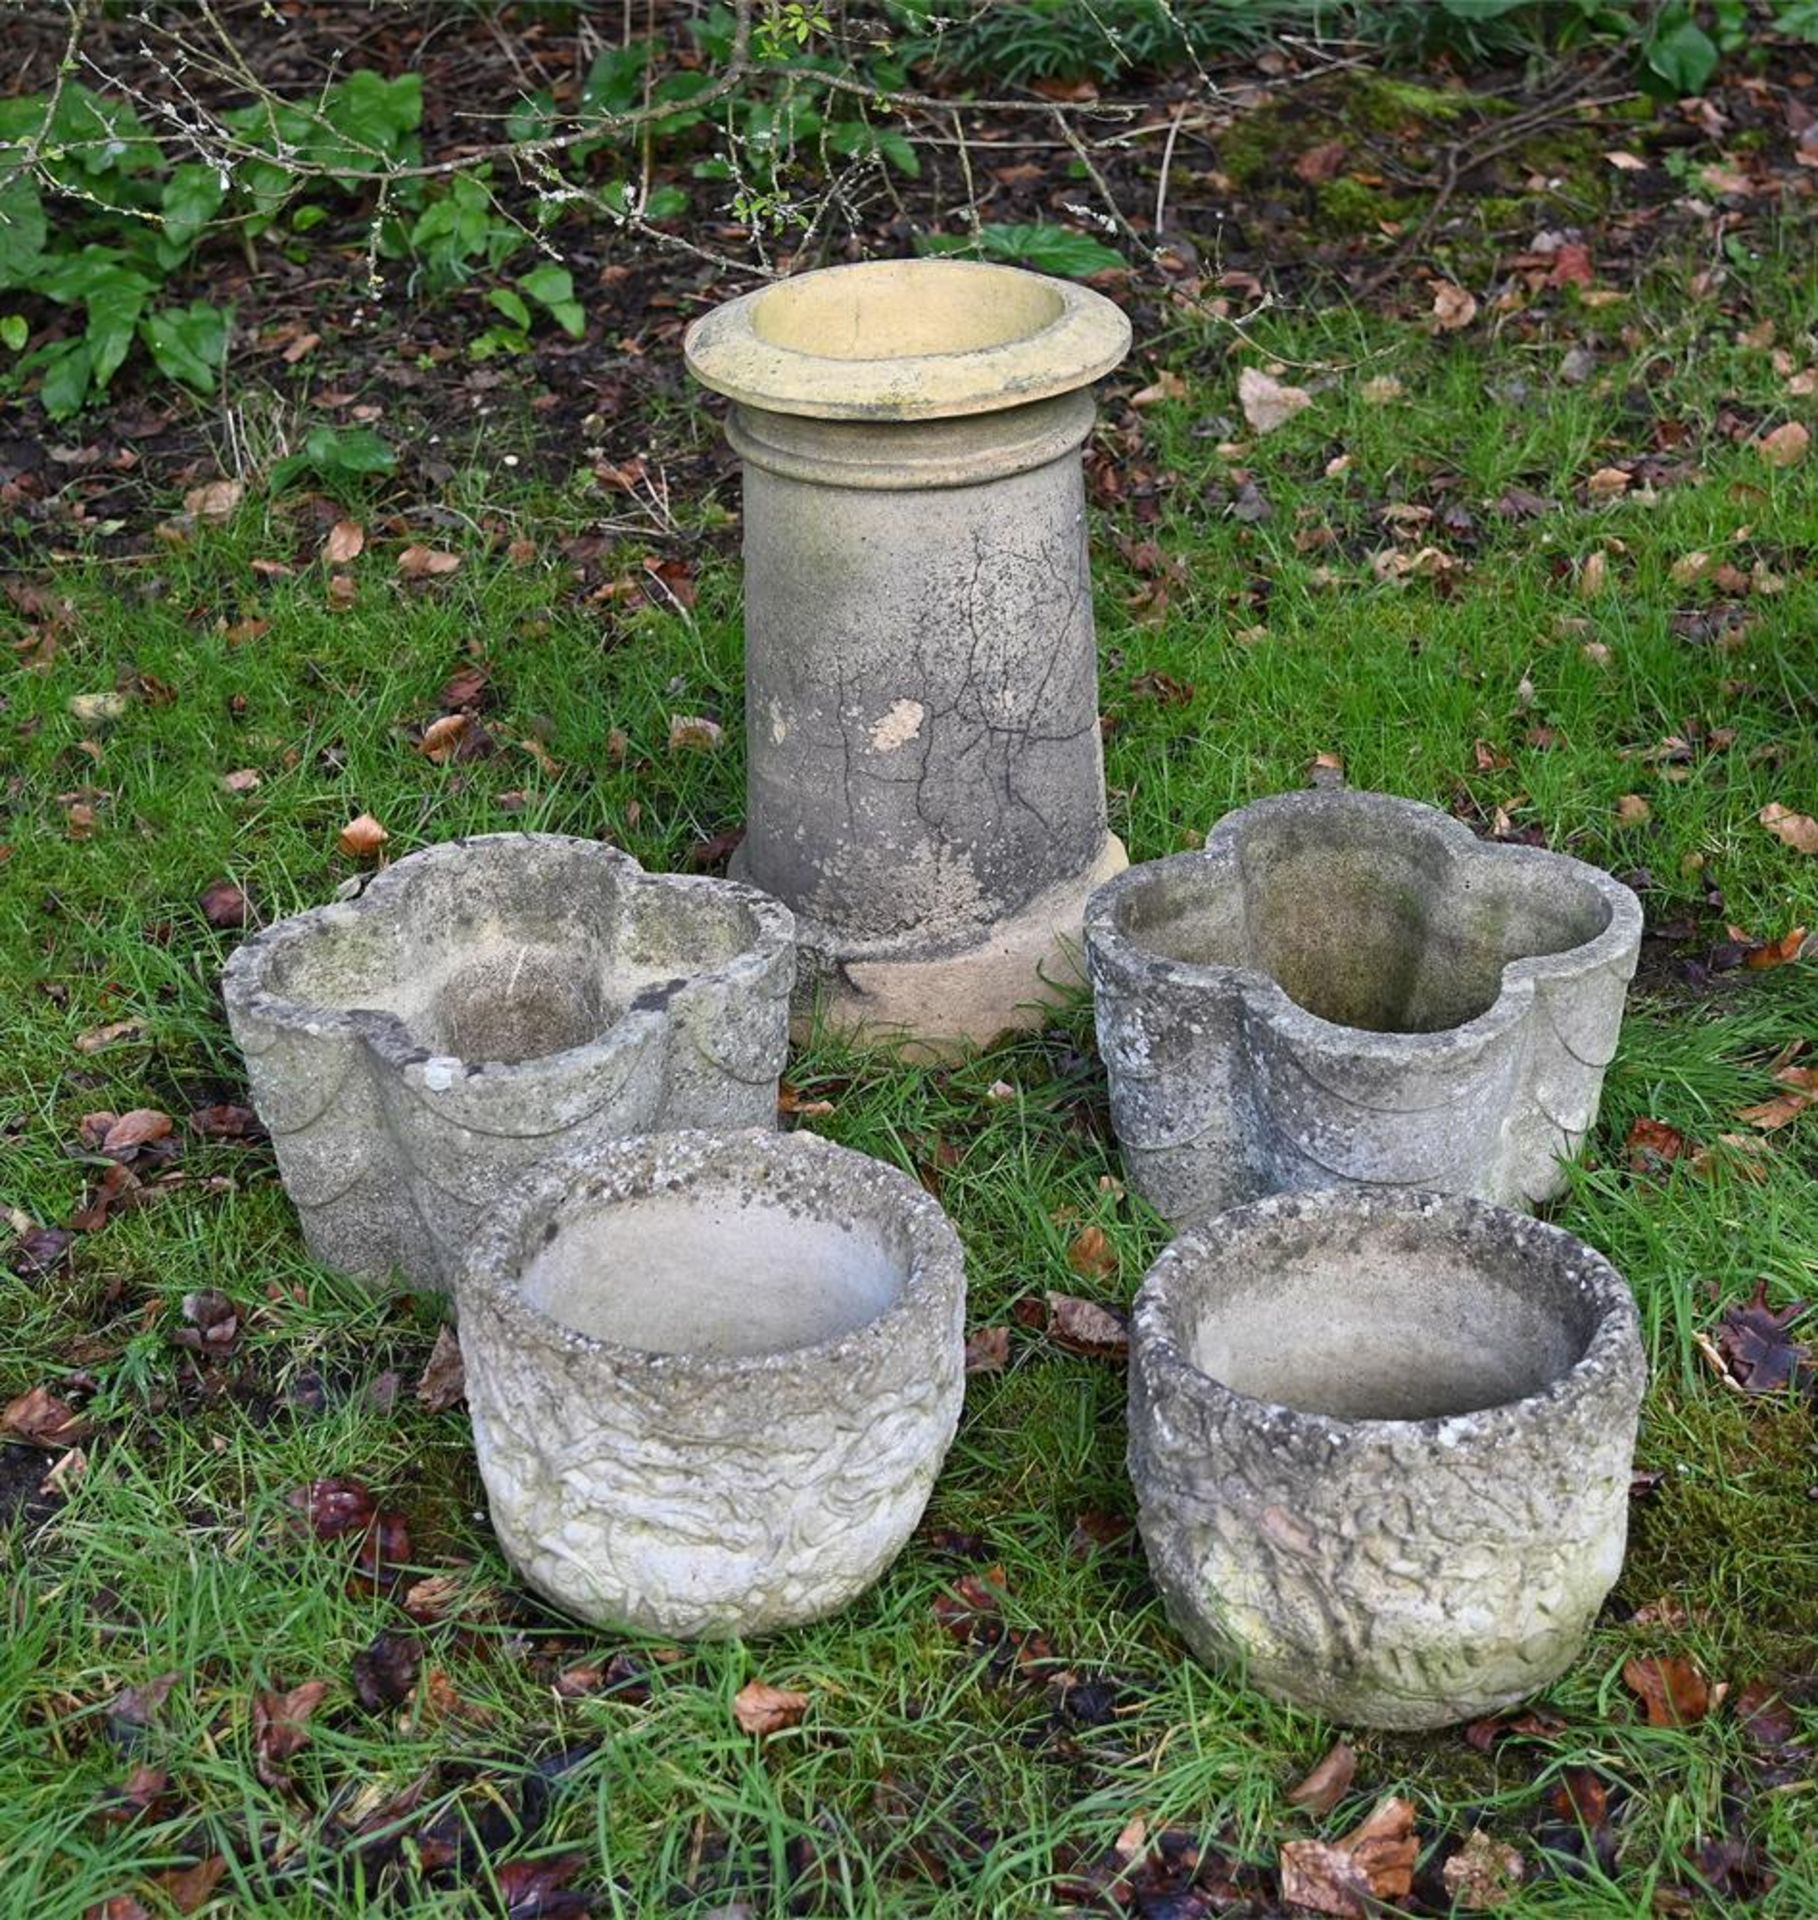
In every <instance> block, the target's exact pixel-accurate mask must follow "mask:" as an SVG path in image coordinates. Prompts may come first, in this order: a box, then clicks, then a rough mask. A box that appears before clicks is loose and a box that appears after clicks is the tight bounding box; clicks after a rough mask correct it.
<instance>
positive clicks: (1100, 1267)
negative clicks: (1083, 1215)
mask: <svg viewBox="0 0 1818 1920" xmlns="http://www.w3.org/2000/svg"><path fill="white" fill-rule="evenodd" d="M1067 1265H1068V1266H1070V1267H1071V1268H1072V1269H1073V1271H1074V1272H1075V1273H1077V1274H1078V1275H1079V1276H1080V1278H1081V1279H1082V1280H1109V1279H1110V1278H1111V1277H1112V1276H1113V1275H1114V1274H1115V1273H1116V1272H1117V1249H1116V1248H1115V1247H1114V1246H1112V1244H1111V1242H1110V1240H1109V1239H1108V1238H1107V1237H1106V1234H1105V1230H1104V1228H1103V1227H1097V1226H1093V1227H1081V1228H1080V1230H1079V1235H1078V1237H1077V1238H1076V1239H1075V1240H1074V1242H1073V1244H1072V1245H1071V1246H1070V1247H1069V1248H1068V1249H1067ZM1053 1297H1055V1296H1052V1295H1051V1296H1050V1298H1053Z"/></svg>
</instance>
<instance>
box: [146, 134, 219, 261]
mask: <svg viewBox="0 0 1818 1920" xmlns="http://www.w3.org/2000/svg"><path fill="white" fill-rule="evenodd" d="M224 197H225V195H224V193H223V190H222V186H221V176H220V174H219V173H217V172H216V171H215V169H214V168H213V167H205V166H203V165H202V164H201V163H200V162H199V161H195V160H190V161H186V162H185V163H184V164H183V165H182V166H180V167H178V168H176V169H175V171H174V172H173V173H172V174H171V176H170V178H169V179H168V180H167V181H165V183H164V200H163V213H164V238H165V240H166V241H168V242H169V245H170V247H172V248H175V249H176V250H177V251H176V257H175V258H174V259H171V260H170V261H169V264H170V265H171V266H175V265H176V264H177V261H178V260H180V259H181V258H182V257H183V255H184V254H186V253H187V252H188V251H189V250H190V248H191V247H193V246H194V245H195V244H196V241H197V240H198V239H199V238H200V237H201V234H202V230H203V228H204V227H206V226H207V225H208V223H209V222H210V221H211V220H212V219H213V218H214V217H215V215H216V214H217V213H219V212H220V210H221V202H222V200H223V198H224ZM163 251H165V250H164V249H160V252H161V253H162V252H163Z"/></svg>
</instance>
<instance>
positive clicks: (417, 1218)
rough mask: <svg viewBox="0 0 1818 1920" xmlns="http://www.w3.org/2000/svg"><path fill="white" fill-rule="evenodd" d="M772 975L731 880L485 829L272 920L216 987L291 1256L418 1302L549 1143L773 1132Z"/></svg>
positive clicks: (785, 929) (763, 914) (772, 953)
mask: <svg viewBox="0 0 1818 1920" xmlns="http://www.w3.org/2000/svg"><path fill="white" fill-rule="evenodd" d="M794 972H795V955H794V946H793V934H792V927H791V922H790V916H789V913H788V910H787V909H786V908H784V907H782V906H780V905H778V903H777V902H776V901H774V900H769V899H766V898H765V897H764V895H762V894H761V893H758V892H757V891H755V890H754V889H753V888H750V887H744V886H739V885H736V884H735V883H732V882H729V881H722V880H709V879H702V878H682V877H678V876H675V875H670V874H647V873H645V872H644V870H643V869H642V868H641V867H640V866H639V865H638V863H637V862H636V861H635V860H633V859H632V858H631V857H630V855H629V854H624V853H620V852H618V851H617V850H616V849H614V848H611V847H606V846H601V845H599V844H598V843H597V842H595V841H592V840H579V839H569V838H567V837H565V836H563V835H559V834H542V833H501V834H486V835H482V836H480V837H478V838H475V839H471V840H453V841H448V842H445V843H444V844H442V845H440V846H434V847H428V848H425V849H424V850H423V851H422V852H421V853H414V854H411V855H410V856H409V857H408V858H407V859H403V860H400V861H398V862H397V863H396V865H394V866H391V867H388V868H387V869H386V870H385V871H384V872H383V873H381V874H379V875H378V876H377V877H376V878H375V879H374V880H373V881H372V882H371V883H370V884H369V885H368V886H367V888H366V890H365V891H364V892H363V893H362V894H360V896H359V897H358V898H357V899H354V900H349V901H343V902H340V903H337V904H336V905H333V906H327V907H318V908H316V909H315V910H314V911H312V912H309V913H302V914H298V915H296V916H295V917H294V918H292V919H289V920H283V921H280V922H279V923H278V924H277V925H276V926H273V927H271V928H268V929H267V930H266V931H265V932H264V933H261V934H259V935H257V936H256V937H255V938H253V939H251V940H248V941H247V942H246V943H245V944H244V945H243V946H242V947H240V948H239V950H238V951H237V952H236V953H235V954H234V956H233V958H232V959H231V960H230V961H229V962H228V964H227V969H226V972H225V974H224V975H223V978H222V988H223V991H224V994H225V997H226V1001H227V1017H228V1023H229V1025H230V1027H231V1028H232V1030H233V1036H234V1039H235V1041H236V1042H237V1044H238V1045H239V1047H240V1050H241V1052H242V1053H243V1054H244V1055H245V1056H246V1065H247V1073H248V1076H249V1078H250V1080H251V1083H252V1098H253V1105H254V1106H255V1107H256V1108H257V1110H258V1113H259V1118H260V1119H261V1120H262V1121H263V1122H264V1124H265V1125H266V1127H267V1128H268V1129H269V1130H270V1132H271V1136H272V1142H273V1145H274V1146H275V1148H276V1150H277V1156H278V1171H279V1173H280V1175H281V1176H282V1178H283V1181H284V1187H285V1191H286V1192H287V1193H288V1194H289V1195H290V1197H291V1200H292V1201H293V1202H294V1203H295V1205H296V1208H297V1211H298V1214H299V1215H300V1216H301V1219H302V1225H303V1234H304V1238H305V1240H306V1241H307V1242H308V1244H309V1250H310V1252H311V1254H312V1255H313V1256H314V1257H315V1258H316V1259H318V1260H320V1261H321V1262H322V1263H323V1264H324V1265H326V1266H331V1267H338V1268H340V1269H341V1270H342V1271H344V1272H347V1273H354V1274H360V1275H364V1276H367V1277H370V1278H373V1279H382V1278H384V1277H385V1276H386V1275H388V1274H390V1273H393V1272H394V1271H395V1272H397V1273H399V1274H401V1275H402V1276H403V1278H404V1279H405V1280H407V1281H408V1282H410V1283H411V1284H412V1285H415V1286H425V1287H441V1286H445V1285H446V1284H447V1281H448V1277H449V1274H450V1271H451V1269H452V1266H453V1264H454V1262H455V1261H457V1260H458V1259H459V1257H460V1255H461V1252H462V1250H463V1248H464V1247H465V1246H466V1244H467V1242H468V1240H469V1239H470V1238H471V1237H472V1235H473V1232H474V1231H475V1229H476V1228H477V1227H478V1226H479V1225H480V1224H482V1223H483V1222H484V1221H485V1219H486V1218H487V1217H488V1215H489V1214H490V1213H491V1212H492V1210H493V1208H495V1207H496V1206H497V1205H498V1204H499V1202H500V1201H501V1200H502V1199H503V1198H504V1196H505V1195H506V1194H508V1193H510V1192H511V1191H512V1190H513V1189H514V1188H515V1187H516V1186H517V1184H518V1182H519V1181H520V1180H521V1178H522V1177H523V1174H524V1172H525V1170H526V1169H527V1168H528V1167H530V1166H531V1165H533V1164H534V1163H535V1162H536V1161H538V1160H540V1159H542V1158H543V1157H544V1156H546V1155H547V1154H549V1153H551V1152H553V1151H554V1150H555V1149H556V1148H558V1147H561V1146H562V1145H564V1144H575V1145H581V1146H586V1145H591V1144H597V1143H598V1142H600V1141H603V1140H607V1139H611V1138H615V1137H617V1136H619V1135H623V1134H631V1133H650V1132H657V1131H661V1130H664V1129H667V1128H670V1127H752V1126H764V1125H774V1124H775V1120H776V1084H777V1076H778V1075H779V1074H780V1073H781V1071H782V1067H783V1060H784V1056H785V1054H786V1053H787V1051H788V1044H789V1038H788V1005H789V991H790V986H791V983H792V981H793V979H794Z"/></svg>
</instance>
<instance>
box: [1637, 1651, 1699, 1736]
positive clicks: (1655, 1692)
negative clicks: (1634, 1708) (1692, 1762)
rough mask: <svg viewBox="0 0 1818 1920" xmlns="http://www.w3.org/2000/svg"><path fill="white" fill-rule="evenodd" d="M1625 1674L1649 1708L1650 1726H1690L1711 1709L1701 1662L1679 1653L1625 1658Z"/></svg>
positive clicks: (1643, 1703) (1644, 1704)
mask: <svg viewBox="0 0 1818 1920" xmlns="http://www.w3.org/2000/svg"><path fill="white" fill-rule="evenodd" d="M1622 1678H1623V1682H1624V1684H1625V1685H1626V1686H1627V1687H1628V1688H1629V1690H1630V1691H1631V1692H1632V1693H1634V1694H1636V1695H1637V1696H1639V1698H1640V1700H1641V1703H1642V1705H1643V1707H1644V1708H1646V1710H1647V1717H1648V1725H1649V1726H1650V1727H1689V1726H1690V1725H1691V1724H1692V1723H1693V1722H1694V1721H1697V1720H1702V1719H1703V1718H1704V1716H1705V1715H1706V1714H1707V1713H1709V1712H1710V1710H1711V1707H1712V1705H1713V1704H1714V1703H1713V1700H1712V1695H1711V1683H1710V1682H1709V1681H1708V1680H1707V1679H1706V1678H1705V1676H1704V1674H1703V1673H1702V1672H1701V1671H1700V1670H1699V1667H1698V1663H1697V1662H1696V1661H1695V1660H1692V1659H1689V1658H1687V1657H1685V1656H1683V1655H1678V1654H1671V1655H1668V1654H1650V1655H1646V1656H1641V1657H1637V1658H1635V1659H1633V1660H1625V1661H1624V1662H1623V1666H1622Z"/></svg>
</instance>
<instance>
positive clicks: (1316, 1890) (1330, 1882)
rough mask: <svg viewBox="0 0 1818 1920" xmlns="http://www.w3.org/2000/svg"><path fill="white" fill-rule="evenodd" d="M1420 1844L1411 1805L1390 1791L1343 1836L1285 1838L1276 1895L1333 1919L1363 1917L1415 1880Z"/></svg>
mask: <svg viewBox="0 0 1818 1920" xmlns="http://www.w3.org/2000/svg"><path fill="white" fill-rule="evenodd" d="M1419 1852H1420V1843H1419V1841H1418V1840H1417V1839H1416V1838H1415V1835H1414V1807H1413V1803H1412V1802H1411V1801H1408V1800H1402V1799H1398V1798H1396V1797H1394V1796H1393V1795H1391V1796H1390V1797H1389V1798H1388V1799H1386V1800H1384V1801H1382V1802H1381V1803H1380V1804H1379V1805H1378V1806H1377V1808H1376V1810H1375V1811H1374V1812H1373V1813H1372V1814H1371V1815H1370V1817H1369V1818H1368V1819H1367V1820H1366V1821H1365V1822H1364V1823H1363V1825H1362V1826H1360V1827H1358V1828H1357V1829H1356V1830H1355V1831H1354V1832H1352V1833H1349V1834H1347V1835H1346V1836H1345V1838H1344V1839H1342V1840H1337V1841H1327V1840H1290V1841H1288V1842H1287V1844H1286V1845H1285V1846H1284V1847H1283V1848H1282V1850H1281V1897H1282V1898H1283V1900H1285V1901H1286V1902H1288V1904H1289V1905H1290V1906H1298V1907H1308V1908H1311V1909H1312V1911H1313V1912H1315V1913H1327V1914H1333V1915H1336V1916H1337V1920H1368V1917H1369V1915H1370V1914H1371V1913H1373V1912H1374V1911H1375V1907H1376V1903H1377V1902H1378V1901H1381V1900H1400V1899H1402V1898H1404V1897H1405V1896H1406V1894H1407V1893H1408V1892H1409V1890H1410V1889H1411V1888H1412V1887H1413V1884H1414V1861H1415V1858H1416V1856H1417V1855H1418V1854H1419Z"/></svg>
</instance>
